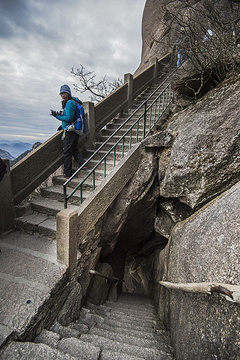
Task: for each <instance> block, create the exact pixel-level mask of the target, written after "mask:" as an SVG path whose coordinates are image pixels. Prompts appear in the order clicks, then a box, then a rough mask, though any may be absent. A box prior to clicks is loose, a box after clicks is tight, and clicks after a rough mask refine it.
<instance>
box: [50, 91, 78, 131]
mask: <svg viewBox="0 0 240 360" xmlns="http://www.w3.org/2000/svg"><path fill="white" fill-rule="evenodd" d="M75 101H76V102H78V103H79V104H81V105H82V102H81V100H79V99H78V98H76V97H73V98H72V99H70V100H68V102H67V103H66V106H65V109H64V110H63V115H56V118H57V119H58V120H60V121H62V129H63V130H65V129H66V127H67V126H68V125H70V124H72V123H73V122H74V121H75V120H77V107H76V102H75Z"/></svg>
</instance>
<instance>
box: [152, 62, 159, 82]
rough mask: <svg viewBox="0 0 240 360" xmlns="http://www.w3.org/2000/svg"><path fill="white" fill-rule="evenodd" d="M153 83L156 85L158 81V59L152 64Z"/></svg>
mask: <svg viewBox="0 0 240 360" xmlns="http://www.w3.org/2000/svg"><path fill="white" fill-rule="evenodd" d="M153 79H154V80H153V83H154V84H156V83H157V80H158V58H155V62H154V73H153Z"/></svg>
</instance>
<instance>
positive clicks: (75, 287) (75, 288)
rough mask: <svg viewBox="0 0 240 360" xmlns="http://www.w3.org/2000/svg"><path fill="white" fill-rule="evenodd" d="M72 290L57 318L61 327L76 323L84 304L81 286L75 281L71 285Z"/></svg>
mask: <svg viewBox="0 0 240 360" xmlns="http://www.w3.org/2000/svg"><path fill="white" fill-rule="evenodd" d="M71 287H72V290H71V292H70V293H69V295H68V297H67V300H66V302H65V304H64V305H63V307H62V309H61V311H60V312H59V314H58V316H57V320H58V322H59V323H60V324H61V325H64V326H67V325H69V324H70V323H71V322H73V321H76V320H77V319H78V317H79V315H80V311H81V302H82V288H81V285H80V284H79V283H78V282H77V281H74V282H73V283H72V284H71Z"/></svg>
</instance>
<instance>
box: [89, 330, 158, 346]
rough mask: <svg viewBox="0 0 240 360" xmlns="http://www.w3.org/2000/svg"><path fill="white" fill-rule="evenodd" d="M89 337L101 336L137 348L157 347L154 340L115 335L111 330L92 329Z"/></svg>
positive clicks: (156, 342)
mask: <svg viewBox="0 0 240 360" xmlns="http://www.w3.org/2000/svg"><path fill="white" fill-rule="evenodd" d="M89 335H98V336H102V337H104V338H107V339H111V340H115V341H118V342H121V343H126V344H132V345H137V346H143V347H155V348H157V347H158V344H159V342H158V340H157V338H156V340H149V339H145V338H143V337H136V336H130V335H129V334H126V333H123V334H121V333H120V332H119V333H115V332H112V331H111V330H103V329H100V328H97V327H93V328H91V329H90V331H89Z"/></svg>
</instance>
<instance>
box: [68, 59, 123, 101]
mask: <svg viewBox="0 0 240 360" xmlns="http://www.w3.org/2000/svg"><path fill="white" fill-rule="evenodd" d="M71 74H73V75H74V77H77V78H78V80H79V82H80V85H78V84H73V86H74V89H75V90H76V91H80V92H81V93H84V92H89V93H90V99H91V101H96V102H99V101H101V100H102V99H104V98H105V97H106V96H108V95H109V94H110V93H111V92H113V91H114V90H116V89H117V88H118V87H120V86H121V85H122V80H121V79H117V80H114V81H112V82H111V81H109V80H108V79H107V76H106V75H105V76H104V77H103V78H102V79H101V80H97V79H96V77H97V75H96V74H94V71H87V70H86V69H85V68H84V66H83V65H82V64H80V68H79V69H77V70H76V71H75V70H74V69H73V68H72V70H71Z"/></svg>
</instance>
